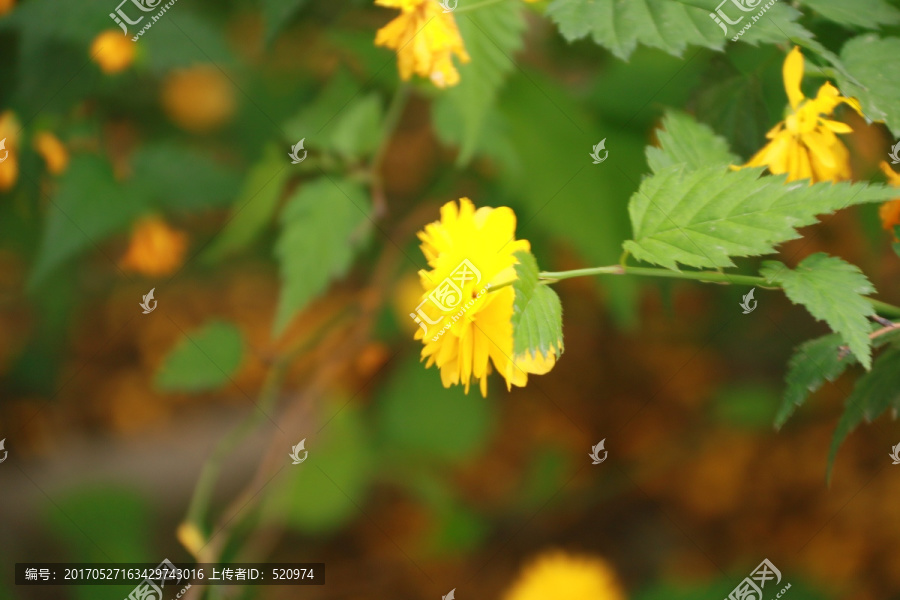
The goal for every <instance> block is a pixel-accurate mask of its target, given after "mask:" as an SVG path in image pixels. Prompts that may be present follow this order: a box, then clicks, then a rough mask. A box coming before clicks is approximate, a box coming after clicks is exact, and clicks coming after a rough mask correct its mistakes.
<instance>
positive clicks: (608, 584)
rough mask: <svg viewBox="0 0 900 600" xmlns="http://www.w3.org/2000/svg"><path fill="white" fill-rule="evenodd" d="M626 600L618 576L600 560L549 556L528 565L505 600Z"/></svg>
mask: <svg viewBox="0 0 900 600" xmlns="http://www.w3.org/2000/svg"><path fill="white" fill-rule="evenodd" d="M547 598H553V600H625V593H624V592H623V591H622V588H621V586H620V584H619V582H618V581H617V579H616V576H615V573H614V572H613V571H612V569H611V568H610V567H609V565H607V564H606V562H605V561H603V560H601V559H599V558H593V557H587V556H572V555H569V554H565V553H563V552H559V551H556V552H550V553H547V554H544V555H542V556H539V557H538V558H537V559H536V560H535V561H534V562H532V563H531V564H530V565H528V566H527V567H526V568H525V569H524V570H523V572H522V575H521V576H520V577H519V579H518V581H516V583H515V585H513V586H512V588H510V589H509V590H508V591H507V592H506V594H505V595H504V596H503V600H546V599H547Z"/></svg>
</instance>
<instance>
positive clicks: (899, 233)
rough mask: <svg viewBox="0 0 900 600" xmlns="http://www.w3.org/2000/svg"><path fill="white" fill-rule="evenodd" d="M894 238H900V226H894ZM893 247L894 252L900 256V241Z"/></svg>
mask: <svg viewBox="0 0 900 600" xmlns="http://www.w3.org/2000/svg"><path fill="white" fill-rule="evenodd" d="M894 239H895V240H900V226H897V227H894ZM891 247H892V248H893V249H894V253H895V254H896V255H897V256H900V241H896V242H894V243H893V244H892V245H891Z"/></svg>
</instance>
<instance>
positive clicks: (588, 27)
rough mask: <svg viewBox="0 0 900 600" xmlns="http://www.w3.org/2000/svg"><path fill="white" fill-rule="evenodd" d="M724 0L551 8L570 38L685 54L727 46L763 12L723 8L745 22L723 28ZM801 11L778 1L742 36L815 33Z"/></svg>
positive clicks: (574, 0)
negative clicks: (718, 15) (802, 21)
mask: <svg viewBox="0 0 900 600" xmlns="http://www.w3.org/2000/svg"><path fill="white" fill-rule="evenodd" d="M719 4H720V3H719V2H718V0H691V1H687V0H677V1H676V0H632V1H628V2H626V1H624V0H555V1H554V2H553V3H552V4H551V5H550V6H548V7H547V14H548V15H549V16H550V18H551V19H552V20H553V21H554V22H555V23H556V24H557V25H558V26H559V31H560V33H561V34H562V35H563V37H564V38H566V39H567V40H568V41H570V42H571V41H574V40H577V39H581V38H584V37H586V36H588V35H590V36H591V38H592V39H593V40H594V41H595V42H596V43H598V44H600V45H601V46H604V47H605V48H608V49H609V50H610V52H612V53H613V54H614V55H615V56H617V57H619V58H621V59H622V60H627V59H628V57H629V56H630V55H631V53H632V52H633V51H634V49H635V48H636V47H637V45H638V44H643V45H645V46H650V47H653V48H659V49H661V50H664V51H665V52H668V53H669V54H673V55H675V56H679V57H680V56H681V55H682V53H683V52H684V50H685V48H687V47H688V46H704V47H706V48H710V49H712V50H722V49H723V48H724V46H725V43H726V41H728V39H729V38H731V39H733V38H734V37H735V36H737V34H738V32H739V31H740V28H741V27H743V26H744V25H745V24H747V23H749V22H750V18H752V17H753V16H756V15H757V14H758V12H754V13H742V12H740V11H738V10H733V9H734V7H733V6H731V5H730V4H729V5H728V6H727V7H725V8H723V10H724V11H725V12H726V14H729V13H730V18H731V19H732V20H738V19H740V22H739V23H738V24H737V25H733V26H731V27H729V28H728V30H727V31H723V30H722V29H721V28H720V27H719V25H717V24H716V22H715V21H714V20H713V19H711V18H710V13H712V12H714V11H715V10H716V7H717V6H718V5H719ZM729 9H732V10H729ZM800 16H801V14H800V12H799V11H797V10H795V9H793V8H791V7H790V6H784V3H778V4H775V5H774V6H772V7H771V8H770V9H768V10H766V12H765V13H764V16H763V18H760V19H759V20H758V21H757V22H755V23H753V26H752V27H751V28H750V29H748V30H746V31H745V32H744V34H742V35H741V37H740V38H739V39H740V41H742V42H747V43H750V44H758V43H761V42H762V43H780V42H784V41H785V40H787V39H795V40H798V39H802V40H807V39H811V38H812V34H811V33H810V32H809V31H807V30H806V29H804V28H803V27H801V26H800V25H799V24H797V22H796V21H797V19H799V18H800Z"/></svg>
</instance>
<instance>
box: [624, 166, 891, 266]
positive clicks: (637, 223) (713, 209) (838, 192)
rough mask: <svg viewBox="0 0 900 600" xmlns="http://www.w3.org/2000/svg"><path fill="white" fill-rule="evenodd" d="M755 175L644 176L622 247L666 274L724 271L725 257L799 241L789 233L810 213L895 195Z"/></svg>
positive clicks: (677, 171)
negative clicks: (630, 232)
mask: <svg viewBox="0 0 900 600" xmlns="http://www.w3.org/2000/svg"><path fill="white" fill-rule="evenodd" d="M762 172H763V169H762V168H746V169H741V170H739V171H729V170H727V169H725V168H723V167H721V166H714V167H706V168H702V169H697V170H695V171H686V170H684V169H683V168H682V167H681V166H680V165H673V166H671V167H666V168H664V169H662V170H661V171H659V172H658V173H656V174H654V175H651V176H650V177H648V178H647V179H645V180H644V181H643V182H642V183H641V187H640V189H639V190H638V191H637V192H636V193H635V194H634V195H633V196H632V197H631V200H630V201H629V205H628V212H629V215H630V216H631V224H632V227H633V229H634V240H630V241H627V242H625V244H624V247H625V249H626V250H628V251H629V252H630V253H631V254H632V255H633V256H634V257H635V258H636V259H638V260H643V261H647V262H651V263H654V264H658V265H662V266H664V267H666V268H669V269H673V270H677V269H678V263H681V264H684V265H688V266H691V267H699V268H706V267H713V268H716V267H731V266H734V263H733V262H732V261H731V257H736V256H759V255H762V254H769V253H771V252H774V250H775V246H776V245H777V244H780V243H782V242H786V241H788V240H792V239H796V238H798V237H800V234H799V233H797V228H798V227H803V226H806V225H811V224H813V223H815V222H816V221H817V219H816V215H819V214H823V213H829V212H833V211H836V210H839V209H841V208H845V207H847V206H853V205H856V204H863V203H866V202H882V201H884V200H888V199H890V198H891V197H893V196H894V195H896V191H895V190H892V189H890V188H887V187H885V186H883V185H878V184H872V185H867V184H862V183H857V184H852V183H847V182H842V183H837V184H832V183H831V182H821V183H817V184H815V185H808V184H807V183H806V182H805V181H795V182H791V183H786V176H785V175H771V176H766V177H761V175H762Z"/></svg>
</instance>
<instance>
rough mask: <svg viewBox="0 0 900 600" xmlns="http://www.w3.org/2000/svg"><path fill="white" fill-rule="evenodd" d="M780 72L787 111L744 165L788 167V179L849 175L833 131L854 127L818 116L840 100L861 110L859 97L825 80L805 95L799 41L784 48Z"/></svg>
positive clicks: (830, 110)
mask: <svg viewBox="0 0 900 600" xmlns="http://www.w3.org/2000/svg"><path fill="white" fill-rule="evenodd" d="M782 76H783V78H784V89H785V91H786V92H787V96H788V100H789V101H790V104H791V114H789V115H788V116H787V118H786V119H785V120H784V121H782V122H780V123H778V124H777V125H776V126H775V127H773V128H772V129H771V131H769V133H767V134H766V138H767V139H769V140H771V141H770V142H769V143H768V144H766V145H765V146H764V147H763V149H762V150H760V151H759V152H757V153H756V155H755V156H753V158H751V159H750V161H749V162H748V163H747V164H746V165H744V166H745V167H758V166H767V167H769V171H771V172H772V173H774V174H780V173H787V174H788V181H794V180H797V179H809V180H810V183H816V182H819V181H842V180H845V179H850V176H851V171H850V153H849V152H848V151H847V147H846V146H844V143H843V142H842V141H841V140H840V139H839V138H838V137H837V135H835V134H837V133H850V132H852V131H853V130H852V129H851V128H850V126H849V125H847V124H846V123H841V122H839V121H832V120H830V119H825V118H823V117H824V116H826V115H831V114H832V113H833V112H834V109H835V108H837V106H838V105H839V104H842V103H843V104H846V105H848V106H850V107H851V108H853V109H854V110H855V111H856V112H858V113H860V114H862V111H861V109H860V106H859V102H857V101H856V100H855V99H854V98H845V97H843V96H841V94H840V92H839V91H838V90H837V88H835V87H834V86H833V85H831V84H830V83H828V82H826V83H825V84H824V85H823V86H822V87H820V88H819V92H818V94H817V95H816V97H815V98H814V99H810V98H806V97H805V96H804V95H803V92H801V91H800V82H801V80H802V79H803V54H801V53H800V48H798V47H795V48H794V49H793V50H791V52H790V53H788V56H787V58H786V59H785V61H784V66H783V68H782Z"/></svg>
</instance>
